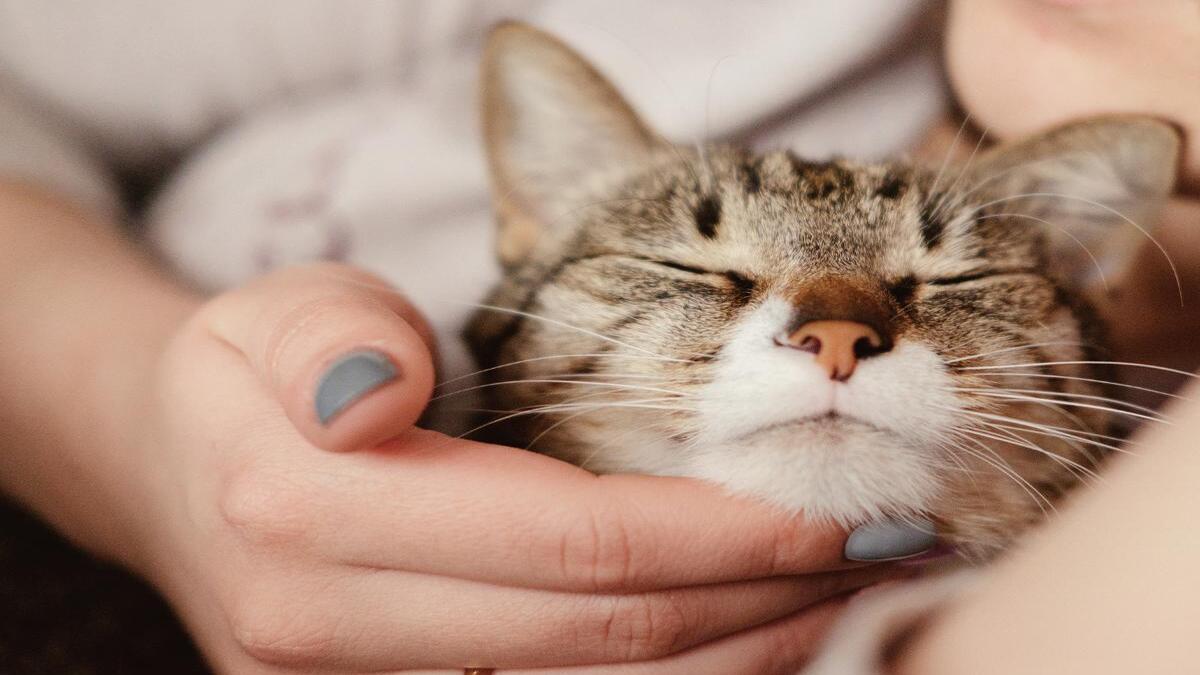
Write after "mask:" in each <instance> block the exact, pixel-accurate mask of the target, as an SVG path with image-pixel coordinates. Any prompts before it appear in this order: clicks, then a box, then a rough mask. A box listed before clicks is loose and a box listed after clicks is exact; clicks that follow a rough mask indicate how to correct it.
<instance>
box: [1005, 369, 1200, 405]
mask: <svg viewBox="0 0 1200 675" xmlns="http://www.w3.org/2000/svg"><path fill="white" fill-rule="evenodd" d="M986 377H1031V378H1041V379H1050V380H1071V381H1075V382H1091V383H1093V384H1102V385H1106V386H1110V387H1122V388H1125V389H1133V390H1136V391H1143V392H1146V393H1149V394H1157V395H1159V396H1166V397H1168V398H1174V399H1179V400H1181V401H1191V400H1193V399H1191V398H1190V397H1187V396H1182V395H1180V394H1174V393H1171V392H1169V391H1162V390H1161V389H1153V388H1151V387H1142V386H1138V385H1134V384H1126V383H1124V382H1114V381H1113V380H1100V379H1096V378H1092V377H1074V376H1071V375H1052V374H1050V373H1014V372H1004V373H988V374H987V375H986Z"/></svg>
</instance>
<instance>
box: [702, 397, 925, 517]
mask: <svg viewBox="0 0 1200 675" xmlns="http://www.w3.org/2000/svg"><path fill="white" fill-rule="evenodd" d="M930 453H931V451H930V450H929V449H927V448H924V449H923V448H919V447H914V446H912V445H909V444H906V443H905V442H903V441H901V440H899V439H898V438H897V436H896V434H895V433H894V432H889V431H885V430H882V429H879V428H877V427H875V426H872V425H871V424H869V423H867V422H863V421H859V420H855V419H852V418H849V417H845V416H831V415H826V416H821V417H810V418H802V419H796V420H792V421H789V422H786V423H779V424H772V425H770V426H765V427H762V428H759V429H756V430H753V431H751V432H749V433H745V434H742V435H740V436H738V437H736V438H733V439H729V440H725V441H722V442H720V443H714V444H711V445H704V444H700V445H698V446H696V447H695V448H694V450H693V451H692V453H691V455H690V457H689V458H688V461H687V465H686V468H685V469H684V470H683V471H682V472H681V473H684V474H686V475H689V476H693V477H696V478H702V479H706V480H711V481H714V482H717V483H720V484H722V485H725V486H727V487H728V488H730V489H731V490H733V491H735V492H738V493H742V494H750V495H754V496H757V497H760V498H762V499H765V500H766V501H769V502H771V503H772V504H775V505H778V506H780V507H783V508H785V509H788V510H789V511H803V512H804V513H805V514H806V515H807V516H808V517H810V518H813V519H817V520H832V521H836V522H838V523H842V524H846V525H852V524H856V523H862V522H867V521H871V520H875V519H879V518H885V517H889V516H893V517H894V516H906V515H915V514H920V513H924V512H925V511H927V510H928V508H929V506H930V505H931V504H933V503H934V501H935V500H936V497H937V496H938V493H939V489H940V487H941V486H940V484H939V481H938V477H937V474H936V473H935V471H934V470H933V468H932V467H931V464H934V463H935V462H934V461H933V460H934V457H932V456H931V454H930Z"/></svg>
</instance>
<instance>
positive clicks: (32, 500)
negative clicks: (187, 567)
mask: <svg viewBox="0 0 1200 675" xmlns="http://www.w3.org/2000/svg"><path fill="white" fill-rule="evenodd" d="M0 247H2V248H3V250H0V268H2V269H0V285H2V286H3V287H4V289H5V292H4V302H3V303H0V376H2V377H3V378H4V380H5V381H6V382H7V383H8V384H9V386H7V387H5V388H4V389H3V390H2V391H0V424H3V428H4V434H3V436H0V443H2V445H3V447H2V448H0V490H2V491H4V492H5V493H7V494H8V495H9V496H10V497H12V498H14V499H16V500H17V501H18V502H20V503H21V504H22V505H23V506H25V507H26V508H28V509H29V510H31V511H33V512H34V513H36V514H37V515H39V516H40V517H42V518H43V519H45V520H47V521H48V522H50V523H51V524H52V525H53V526H55V527H56V528H57V529H58V530H59V531H61V532H62V533H63V534H65V535H66V536H67V537H68V538H70V539H71V540H73V541H74V542H76V543H77V544H79V545H81V546H83V547H84V548H86V549H88V550H89V551H91V552H93V553H95V554H98V555H100V556H103V557H105V558H110V559H115V560H119V561H120V562H122V563H126V564H131V563H132V560H131V558H132V557H133V549H135V548H136V546H135V545H134V544H135V542H134V539H135V537H134V536H133V535H132V533H131V528H130V523H131V521H132V520H135V519H136V517H137V515H136V514H137V510H138V507H139V505H138V500H140V499H142V497H140V496H139V495H138V494H137V489H138V488H139V486H138V482H139V480H140V478H141V476H140V472H141V467H140V466H139V462H140V461H142V458H139V457H138V456H137V451H136V449H135V447H134V445H133V441H132V437H133V435H134V433H135V430H136V429H137V428H138V427H140V426H144V425H145V423H146V420H145V419H144V418H139V416H138V408H139V407H144V403H143V402H142V401H141V400H140V399H144V397H145V393H146V388H147V387H148V383H149V382H151V381H152V380H151V379H149V378H150V377H151V369H152V368H153V367H154V363H155V361H156V358H157V356H156V355H157V353H158V352H160V351H161V349H162V345H163V344H164V343H165V341H166V340H167V339H169V335H170V334H171V333H172V332H173V331H174V330H175V327H176V326H177V325H178V324H179V323H180V322H181V321H182V320H183V317H184V316H186V315H187V314H188V313H189V312H190V309H189V307H191V306H193V305H194V304H195V303H196V302H197V300H195V299H194V298H193V297H192V296H191V294H189V293H188V292H187V291H185V290H183V289H181V288H180V287H178V286H177V285H175V284H174V283H172V282H171V281H170V280H168V279H166V278H165V277H164V276H163V275H161V274H160V273H159V272H158V271H157V270H156V269H155V268H154V266H153V265H152V264H151V263H150V262H149V261H148V260H147V259H146V258H145V256H143V255H142V254H141V253H140V252H139V251H137V249H136V248H135V247H134V246H133V245H132V244H131V243H130V242H128V241H126V240H125V238H124V236H123V235H122V234H121V232H120V231H119V230H118V228H117V227H116V226H115V225H114V224H112V223H109V222H106V221H105V220H104V219H102V218H99V217H97V216H95V215H94V214H90V213H87V212H84V211H80V210H78V209H76V208H74V207H73V206H72V205H71V204H69V203H66V202H65V201H63V200H61V199H60V198H58V197H56V196H55V195H52V194H49V193H47V192H45V191H40V190H38V189H37V188H36V187H34V186H26V185H17V184H11V183H0Z"/></svg>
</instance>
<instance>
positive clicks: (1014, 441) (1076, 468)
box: [962, 428, 1100, 480]
mask: <svg viewBox="0 0 1200 675" xmlns="http://www.w3.org/2000/svg"><path fill="white" fill-rule="evenodd" d="M962 431H963V433H966V434H971V435H973V436H978V437H980V438H988V439H991V440H994V441H999V442H1001V443H1007V444H1009V445H1015V446H1017V447H1020V448H1025V449H1027V450H1031V451H1033V452H1035V453H1037V454H1039V455H1042V456H1044V457H1046V458H1047V459H1049V460H1051V461H1053V462H1055V463H1057V464H1059V465H1060V466H1062V467H1063V468H1065V469H1067V470H1068V471H1070V472H1071V473H1072V474H1074V475H1076V476H1080V477H1085V478H1092V479H1096V480H1099V479H1100V474H1098V473H1096V472H1095V471H1094V470H1092V469H1090V468H1088V467H1086V466H1084V465H1082V464H1080V463H1079V462H1076V461H1074V460H1071V459H1068V458H1066V457H1063V456H1062V455H1060V454H1058V453H1056V452H1052V451H1050V450H1047V449H1045V448H1043V447H1042V446H1040V445H1038V444H1036V443H1033V442H1031V441H1029V440H1028V439H1026V438H1023V437H1021V436H1018V435H1016V434H1015V433H991V432H988V431H984V430H982V429H974V428H964V429H963V430H962Z"/></svg>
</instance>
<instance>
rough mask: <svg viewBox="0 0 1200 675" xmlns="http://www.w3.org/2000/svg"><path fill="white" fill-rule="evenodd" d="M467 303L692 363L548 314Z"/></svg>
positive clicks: (661, 356)
mask: <svg viewBox="0 0 1200 675" xmlns="http://www.w3.org/2000/svg"><path fill="white" fill-rule="evenodd" d="M466 304H469V305H470V306H472V307H475V308H477V309H483V310H488V311H492V312H501V313H503V314H511V315H513V316H520V317H523V318H526V319H533V320H535V321H542V322H544V323H548V324H551V325H554V326H559V327H561V328H566V329H569V330H573V331H578V332H579V333H582V334H584V335H588V336H591V337H594V338H597V339H599V340H604V341H605V342H609V343H612V344H615V345H618V346H621V347H624V348H626V349H632V350H633V351H636V352H641V353H643V354H649V355H651V356H656V357H658V358H661V359H664V360H668V361H672V362H675V363H691V361H689V360H687V359H678V358H674V357H670V356H666V355H664V354H658V353H655V352H654V351H652V350H649V349H645V348H643V347H638V346H637V345H631V344H629V343H627V342H622V341H620V340H617V339H616V338H611V337H609V336H607V335H603V334H601V333H597V332H596V331H592V330H588V329H586V328H581V327H579V326H573V325H571V324H569V323H566V322H565V321H559V320H558V319H551V318H550V317H548V316H540V315H538V314H533V313H532V312H525V311H521V310H519V309H513V308H511V307H498V306H496V305H481V304H477V303H466ZM693 356H706V355H704V354H694V355H693Z"/></svg>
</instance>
